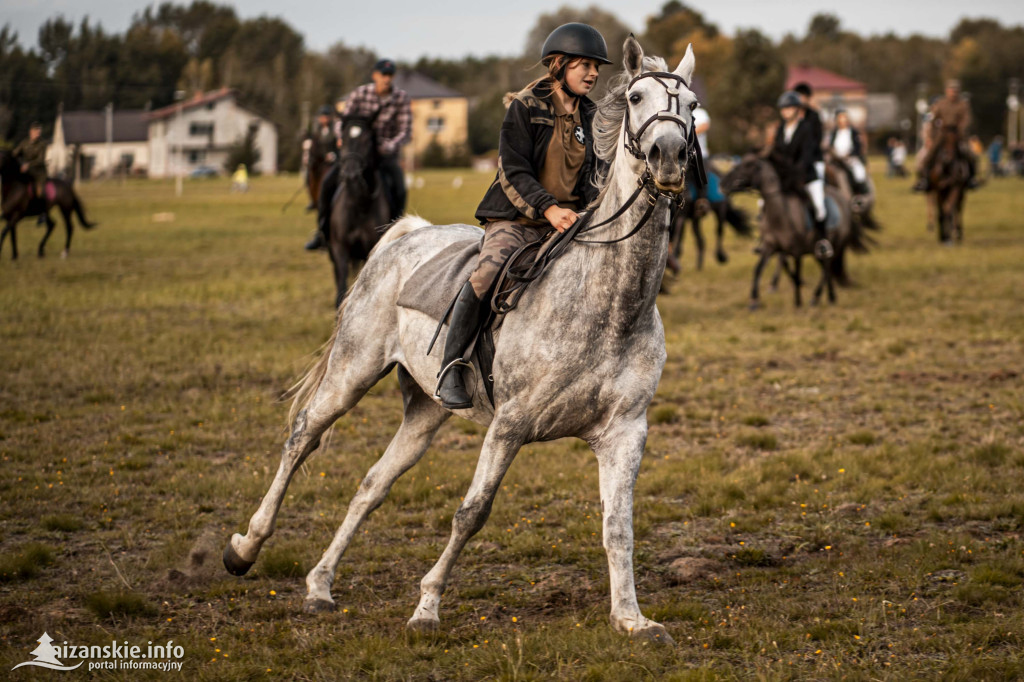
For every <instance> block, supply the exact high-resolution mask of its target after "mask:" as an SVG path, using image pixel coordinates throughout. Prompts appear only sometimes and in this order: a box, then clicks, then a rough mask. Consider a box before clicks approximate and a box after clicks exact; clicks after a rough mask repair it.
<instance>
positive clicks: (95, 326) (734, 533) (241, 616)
mask: <svg viewBox="0 0 1024 682" xmlns="http://www.w3.org/2000/svg"><path fill="white" fill-rule="evenodd" d="M875 166H876V168H881V167H882V164H881V163H876V164H875ZM456 175H459V176H460V177H462V178H463V182H462V184H461V186H460V187H458V188H457V189H456V188H455V187H454V186H453V183H452V180H453V178H454V177H455V176H456ZM423 180H424V184H423V186H421V187H417V188H414V189H413V190H412V193H411V200H410V204H411V206H410V208H411V209H412V210H414V211H416V212H419V213H421V214H422V215H424V216H425V217H427V218H428V219H430V220H432V221H434V222H438V223H446V222H464V221H467V220H471V216H472V212H473V208H474V207H475V202H476V201H477V199H478V198H479V197H480V196H482V193H483V189H484V187H485V186H486V184H487V183H488V182H489V180H490V178H489V177H486V176H481V175H476V174H471V173H463V172H454V171H449V172H436V173H430V174H426V175H424V176H423ZM876 181H877V182H878V184H879V187H880V198H879V209H878V214H879V217H880V219H881V221H882V222H884V225H885V231H884V232H882V233H881V234H880V235H879V242H880V243H879V245H878V247H877V249H876V250H875V251H874V252H873V253H872V254H870V255H867V256H859V257H854V259H853V260H852V262H851V267H850V270H851V273H852V275H853V277H854V278H855V279H856V281H857V286H856V287H854V288H852V289H844V290H840V291H839V301H838V304H837V305H836V306H834V307H823V308H820V309H802V310H797V309H794V308H793V306H792V296H791V292H790V290H789V289H788V286H789V285H788V283H784V284H783V286H782V288H781V290H780V292H779V293H777V294H769V293H767V292H766V294H765V308H764V309H763V310H761V311H760V312H757V313H750V312H748V311H747V310H746V306H745V304H746V298H747V293H748V290H749V278H750V273H751V270H752V267H753V263H754V256H753V254H752V253H751V248H752V246H753V243H752V242H751V241H744V240H737V239H735V238H730V241H729V242H728V243H727V249H728V250H729V252H730V254H731V255H732V260H731V262H730V263H729V264H728V265H726V266H723V267H719V266H717V265H714V264H710V265H708V266H706V268H705V270H704V271H703V272H695V271H694V270H693V267H692V263H693V253H692V248H689V249H688V251H687V253H686V255H685V256H684V266H685V268H686V269H685V271H684V273H683V274H682V275H681V276H680V277H679V278H678V279H676V280H673V281H671V282H670V283H669V286H670V289H671V293H669V294H667V295H665V296H663V297H662V298H661V300H660V306H661V311H662V315H663V317H664V320H665V327H666V340H667V343H668V358H669V359H668V363H667V365H666V367H665V372H664V375H663V377H662V381H661V384H660V388H659V391H658V394H657V397H656V399H655V402H654V404H652V406H651V409H650V421H651V433H650V439H649V442H648V449H647V457H646V459H645V462H644V466H643V468H642V470H641V473H640V478H639V481H638V484H637V502H636V514H635V526H636V532H637V547H636V565H637V587H638V593H639V597H640V603H641V605H642V607H643V608H644V609H645V611H646V613H647V615H649V616H651V617H653V618H656V619H658V620H660V621H661V622H662V623H664V624H665V625H666V627H667V628H668V629H669V631H670V633H671V634H672V635H673V637H675V639H676V640H677V641H678V646H677V647H674V648H666V647H650V646H643V645H640V644H638V643H635V642H631V641H630V640H628V639H626V638H624V637H622V636H619V635H617V634H615V633H613V632H612V631H611V629H610V628H609V626H608V624H607V613H608V608H609V604H608V589H607V567H606V563H605V558H604V553H603V550H602V548H601V541H600V503H599V499H598V491H597V481H596V474H597V468H596V464H595V463H594V461H593V456H592V455H591V453H590V452H589V450H588V449H587V448H586V447H585V446H584V445H583V443H582V442H579V441H572V440H563V441H557V442H554V443H549V444H543V445H533V446H529V447H527V448H525V449H524V450H523V451H522V452H521V453H520V455H519V458H518V460H517V461H516V463H515V464H513V466H512V469H511V471H510V473H509V475H508V477H507V479H506V481H505V485H504V486H503V489H502V491H501V494H500V495H499V497H498V499H497V501H496V504H495V508H494V511H493V514H492V516H491V520H490V522H489V524H488V525H487V527H486V528H485V529H484V530H483V531H482V532H481V533H480V534H479V535H478V536H477V538H476V539H475V540H474V541H473V542H472V543H471V544H470V545H469V547H468V548H467V550H466V552H465V553H464V554H463V557H462V560H461V561H460V563H459V565H458V567H457V568H456V570H455V573H454V582H453V585H452V586H451V588H450V589H449V591H448V593H447V595H446V599H445V602H444V603H443V605H442V617H441V621H442V633H441V634H439V635H438V636H437V637H436V638H426V639H418V638H412V637H410V636H408V635H407V634H406V633H405V630H404V624H405V621H406V619H407V618H408V617H409V616H410V615H411V613H412V610H413V608H414V606H415V604H416V600H417V598H418V593H419V589H418V582H419V579H420V578H421V577H422V575H423V574H424V573H425V572H426V571H427V570H428V569H429V567H430V566H431V565H432V564H433V562H434V560H435V559H436V558H437V556H438V555H439V553H440V551H441V549H442V547H443V545H444V543H445V541H446V540H447V536H448V530H449V526H450V522H451V518H452V514H453V512H454V511H455V509H456V507H457V505H458V503H459V499H460V496H461V495H462V494H463V492H464V491H465V490H466V488H467V486H468V484H469V480H470V477H471V475H472V471H473V467H474V464H475V460H476V454H477V451H478V448H479V446H480V443H481V436H482V429H481V428H480V427H478V426H475V425H473V424H470V423H468V422H464V421H460V420H457V419H455V420H452V421H451V422H449V423H448V424H447V425H446V426H445V427H444V428H443V430H442V431H441V433H440V434H439V435H438V438H437V439H436V440H435V443H434V447H433V448H432V449H431V451H430V452H429V453H428V454H427V456H426V457H425V458H424V460H423V462H422V463H421V464H420V465H419V466H418V467H416V468H415V469H413V470H412V471H411V472H409V474H407V475H406V477H405V478H403V479H401V480H400V481H399V482H398V483H397V484H396V485H395V487H394V490H393V492H392V494H391V496H390V498H389V499H388V501H387V502H385V504H384V505H383V506H382V507H381V508H380V509H379V510H378V511H377V512H376V513H375V514H374V515H373V516H372V517H371V518H370V520H369V521H368V522H367V524H366V525H365V526H364V529H365V530H364V535H363V537H362V538H361V539H358V540H357V541H356V542H355V543H354V544H353V546H352V548H351V549H350V551H349V553H348V554H347V555H346V557H345V558H344V560H343V561H342V564H341V568H340V570H339V574H338V578H337V581H336V584H335V590H334V594H335V598H336V600H337V601H338V604H339V611H338V612H337V613H334V614H329V615H324V616H307V615H304V614H302V613H301V612H300V605H301V600H302V597H303V596H304V594H305V586H304V582H303V577H304V575H305V572H306V571H307V570H308V569H309V568H311V567H312V566H313V564H314V563H315V562H316V561H317V560H318V558H319V556H320V553H321V551H322V550H323V548H324V547H326V545H327V543H328V542H329V541H330V538H331V536H332V534H333V531H334V529H335V527H336V526H337V524H339V523H340V521H341V519H342V517H343V515H344V512H345V507H346V505H347V503H348V501H349V499H350V497H351V495H352V494H353V492H354V491H355V489H356V487H357V485H358V483H359V480H360V477H361V476H362V475H363V474H364V472H365V471H366V470H367V468H368V467H369V466H370V465H371V464H372V463H373V462H374V461H375V459H376V457H377V456H379V454H380V453H381V452H383V450H384V448H385V446H386V445H387V443H388V441H389V440H390V438H391V435H392V434H393V432H394V431H395V429H396V428H397V426H398V423H399V421H400V405H401V400H400V395H399V391H398V387H397V382H396V381H395V379H394V377H393V376H391V377H389V378H387V379H385V380H384V381H383V382H381V384H380V385H378V387H377V388H375V389H374V390H373V391H372V392H371V394H370V395H369V396H368V397H367V398H366V399H365V400H364V401H363V402H362V403H361V404H360V406H359V407H358V408H357V409H356V410H355V411H353V412H352V413H351V414H349V415H348V416H346V417H345V418H344V419H342V420H341V421H340V422H339V423H338V425H337V426H336V430H335V435H334V438H333V442H332V444H331V446H330V448H329V450H328V451H327V452H324V453H318V454H317V455H316V456H315V457H314V458H312V459H311V460H310V461H309V462H308V463H307V465H306V467H305V468H304V470H303V472H302V473H301V474H299V475H298V476H297V477H296V479H295V481H294V482H293V484H292V487H291V488H290V490H289V494H288V496H287V498H286V500H285V504H284V507H283V509H282V513H281V516H280V518H279V523H278V530H277V533H276V535H275V537H274V538H273V539H272V540H271V541H270V542H269V543H268V545H267V546H266V548H265V549H264V552H263V554H262V555H261V557H260V560H259V562H258V563H257V564H256V566H255V568H254V569H253V570H252V571H251V572H250V574H249V575H248V576H246V577H245V578H233V577H231V576H228V575H227V574H226V572H225V571H224V570H223V568H222V566H221V562H220V551H221V549H222V548H223V546H224V543H225V542H226V540H227V539H228V537H229V535H230V534H231V533H232V532H235V531H238V530H244V527H245V523H246V522H247V520H248V517H249V515H250V514H251V513H252V512H253V511H254V510H255V508H256V505H257V503H258V501H259V499H260V496H261V495H262V494H263V492H264V491H265V490H266V488H267V486H268V485H269V482H270V479H271V476H272V474H273V471H274V470H275V468H276V466H277V462H278V453H279V450H280V446H281V444H282V443H283V441H284V437H285V426H286V425H285V423H284V419H285V415H286V412H287V405H286V404H285V403H282V402H281V401H280V396H281V393H282V391H283V390H284V389H285V388H286V387H287V386H289V385H290V384H291V382H292V381H293V380H294V378H295V377H296V376H297V375H298V374H299V373H300V372H301V371H302V370H303V368H304V367H305V366H306V364H307V363H308V362H309V361H310V359H311V357H312V353H313V352H314V351H315V350H316V349H317V347H318V346H319V345H320V344H321V343H322V342H323V341H325V340H326V339H327V337H328V336H329V334H330V332H331V327H332V322H333V310H332V301H333V297H334V291H333V284H332V282H331V274H330V266H329V263H328V261H327V257H326V256H325V255H324V254H308V253H305V252H303V251H302V248H301V247H302V244H303V243H304V241H305V240H306V238H307V237H308V236H309V234H310V230H311V226H312V219H311V218H310V217H308V216H305V215H303V214H302V212H301V209H300V208H299V207H298V206H295V207H293V208H292V209H291V210H290V211H289V212H287V213H282V212H281V210H280V207H281V205H282V204H283V203H284V202H285V201H286V200H287V198H288V197H289V196H290V195H291V193H292V191H293V190H294V188H295V187H296V186H297V185H298V181H297V180H296V179H295V178H294V177H293V178H276V179H257V180H256V181H255V182H254V183H253V187H252V191H251V192H250V193H249V194H247V195H242V196H240V195H230V194H228V192H227V181H225V180H219V181H194V182H189V183H186V186H185V193H184V196H183V197H182V198H180V199H177V198H175V196H174V193H173V185H172V184H169V183H160V182H155V181H154V182H138V183H129V184H127V185H117V184H93V185H86V186H83V187H82V188H81V192H82V195H83V197H84V200H85V203H86V207H87V210H88V213H89V215H90V217H91V218H92V219H94V220H96V221H98V222H99V223H100V226H99V227H98V228H97V229H95V230H93V231H91V232H83V231H81V230H79V231H78V232H77V233H76V238H75V242H74V244H73V247H72V251H71V257H70V258H69V259H67V260H64V261H62V260H60V259H59V258H58V257H57V255H58V254H59V251H60V242H59V240H58V241H55V242H52V243H51V249H50V256H49V257H48V258H46V259H45V260H41V261H40V260H37V259H36V258H35V257H34V247H35V244H36V242H37V240H38V238H39V236H40V232H39V231H38V230H36V229H35V228H34V227H32V226H31V225H30V224H28V223H25V224H23V225H22V227H21V235H20V236H21V244H20V246H21V248H22V260H20V261H19V262H17V263H12V262H11V261H10V260H9V253H10V252H9V250H8V249H5V250H4V253H3V260H2V261H0V316H2V317H0V334H2V342H3V344H2V353H0V376H2V378H3V380H2V384H0V467H2V468H0V471H2V476H0V670H2V671H10V669H11V668H12V667H13V666H14V665H15V664H17V663H20V662H23V661H28V660H32V658H33V657H32V656H30V655H29V652H30V651H32V650H33V649H34V648H35V647H36V646H37V643H36V640H37V639H38V638H39V637H40V636H41V635H42V633H43V632H44V631H46V632H47V633H49V635H50V636H51V637H52V638H53V639H54V640H55V642H56V643H61V642H64V641H67V642H69V643H71V644H75V645H82V644H104V643H106V644H109V643H110V641H111V640H112V639H116V640H118V641H119V642H120V641H123V640H128V642H129V644H132V645H139V644H141V645H143V646H145V644H146V642H148V641H152V642H154V643H155V644H162V643H164V642H166V640H173V641H174V644H175V645H180V646H181V647H183V649H184V657H183V658H182V659H181V661H182V662H183V671H182V672H183V673H184V674H187V675H188V676H189V677H190V678H191V679H195V680H221V679H224V680H234V679H279V678H281V679H300V680H314V679H316V680H331V679H338V678H351V677H360V678H362V677H366V678H375V679H415V680H449V679H452V680H481V679H501V680H530V679H552V678H554V679H579V680H602V679H607V680H621V679H633V680H636V679H645V680H646V679H658V680H662V679H675V680H718V679H722V680H731V679H744V680H746V679H770V680H776V679H780V680H784V679H793V680H806V679H850V680H868V679H871V680H906V679H921V680H937V679H948V680H971V681H980V680H1006V679H1020V678H1024V653H1022V651H1024V648H1022V645H1024V597H1022V589H1021V583H1022V581H1024V539H1022V537H1021V533H1022V531H1024V486H1022V481H1024V391H1022V386H1024V376H1022V375H1024V363H1022V359H1024V305H1022V301H1024V290H1022V286H1024V279H1022V275H1024V270H1022V265H1021V264H1022V263H1024V191H1022V190H1024V185H1022V184H1021V183H1020V182H1019V181H1016V180H1012V179H1007V180H1004V181H1001V182H997V183H992V184H990V185H988V186H986V187H984V188H982V189H981V190H979V191H978V192H975V193H974V194H972V195H971V197H970V198H969V201H968V204H967V209H966V221H967V227H966V241H965V243H964V244H963V246H961V247H957V248H946V247H941V246H939V245H938V244H937V243H936V239H935V236H934V234H930V233H927V232H926V231H925V227H924V225H925V213H924V205H923V200H922V199H921V198H920V197H919V196H913V195H911V194H910V193H909V192H908V186H909V184H910V182H911V181H910V180H909V179H907V180H887V179H885V178H880V177H879V178H876ZM744 202H745V203H746V204H747V205H748V206H749V205H751V204H752V201H751V200H750V199H749V198H744ZM167 213H172V214H173V220H172V221H169V222H168V221H166V218H167V217H168V216H163V218H164V219H165V220H164V221H159V222H158V220H159V217H158V215H157V214H167ZM57 234H58V237H60V233H59V232H58V233H57ZM689 246H690V245H689V244H688V247H689ZM809 279H812V278H809ZM64 662H65V663H69V662H70V663H74V662H75V659H73V658H71V659H67V660H65V661H64ZM86 667H87V665H86V666H83V668H80V669H79V670H78V671H76V672H74V673H64V674H66V675H69V676H89V677H96V678H101V679H138V678H161V679H162V678H163V677H164V676H165V675H169V674H172V673H161V672H150V673H140V672H137V671H135V672H125V671H92V672H88V671H87V670H86V669H85V668H86ZM30 670H31V671H32V672H29V671H30ZM57 675H59V673H51V672H49V671H39V670H35V669H32V668H20V669H18V670H17V671H14V672H4V673H3V676H4V677H7V678H8V679H51V678H55V676H57Z"/></svg>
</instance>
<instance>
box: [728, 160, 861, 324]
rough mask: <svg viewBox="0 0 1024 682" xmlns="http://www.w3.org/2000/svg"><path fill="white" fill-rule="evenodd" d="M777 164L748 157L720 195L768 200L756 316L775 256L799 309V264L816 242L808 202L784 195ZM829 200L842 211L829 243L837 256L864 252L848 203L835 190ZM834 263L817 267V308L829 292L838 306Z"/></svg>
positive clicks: (753, 302)
mask: <svg viewBox="0 0 1024 682" xmlns="http://www.w3.org/2000/svg"><path fill="white" fill-rule="evenodd" d="M774 163H775V162H773V161H772V160H770V159H769V158H766V157H762V156H757V155H754V154H750V155H748V156H746V157H744V159H743V160H742V161H741V162H740V163H738V164H737V165H736V166H735V167H734V168H733V169H732V170H731V171H730V172H729V173H728V174H727V175H726V176H725V177H724V178H722V191H723V192H725V193H726V194H731V193H733V192H737V191H742V190H754V191H756V192H758V193H760V194H761V196H762V198H763V199H764V210H763V212H762V214H761V221H760V222H761V238H760V239H761V240H760V243H759V245H758V247H757V252H758V253H759V254H760V258H759V260H758V262H757V266H756V267H755V268H754V281H753V285H752V287H751V291H750V308H751V309H752V310H755V309H757V308H758V307H760V295H759V286H760V279H761V272H762V271H763V270H764V266H765V264H766V263H767V262H768V261H769V260H770V259H771V258H772V257H773V256H775V255H779V256H781V258H780V262H781V264H782V267H783V268H784V269H785V271H786V274H788V275H789V277H790V278H791V279H792V280H793V286H794V303H795V305H797V306H800V304H801V299H800V286H801V284H802V279H801V262H802V260H803V257H804V256H806V255H812V254H813V252H814V243H815V241H816V238H815V235H814V231H813V230H812V229H810V227H809V223H808V221H809V217H808V213H807V211H808V208H807V204H806V202H805V201H804V200H803V198H802V197H801V196H800V195H799V194H798V193H796V192H787V191H785V190H784V188H783V184H782V181H781V180H780V178H779V172H778V171H777V170H776V167H775V165H774ZM826 196H828V197H831V198H832V200H833V201H834V202H835V204H836V208H837V209H838V211H839V225H838V227H837V229H836V231H835V232H834V233H832V237H831V239H832V242H833V246H834V247H836V248H837V250H839V249H846V248H853V249H855V250H861V251H863V250H866V248H867V247H866V244H865V241H864V238H863V236H862V234H861V233H860V228H859V226H858V225H857V224H856V223H855V222H854V221H853V220H851V216H850V204H849V202H848V201H846V202H844V201H843V198H842V196H840V195H839V193H838V192H837V191H836V189H835V188H834V187H828V188H826ZM790 259H792V263H791V262H790ZM831 260H832V259H826V260H824V261H818V262H819V264H820V265H821V280H820V281H819V282H818V286H817V287H816V288H815V290H814V297H813V299H812V301H811V303H812V305H817V303H818V299H819V298H820V297H821V293H822V292H823V291H825V290H826V289H827V291H828V300H829V302H830V303H835V300H836V295H835V287H834V282H833V278H832V263H831Z"/></svg>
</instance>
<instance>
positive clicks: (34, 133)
mask: <svg viewBox="0 0 1024 682" xmlns="http://www.w3.org/2000/svg"><path fill="white" fill-rule="evenodd" d="M42 134H43V129H42V128H30V129H29V131H28V139H30V140H37V139H39V136H40V135H42Z"/></svg>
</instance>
